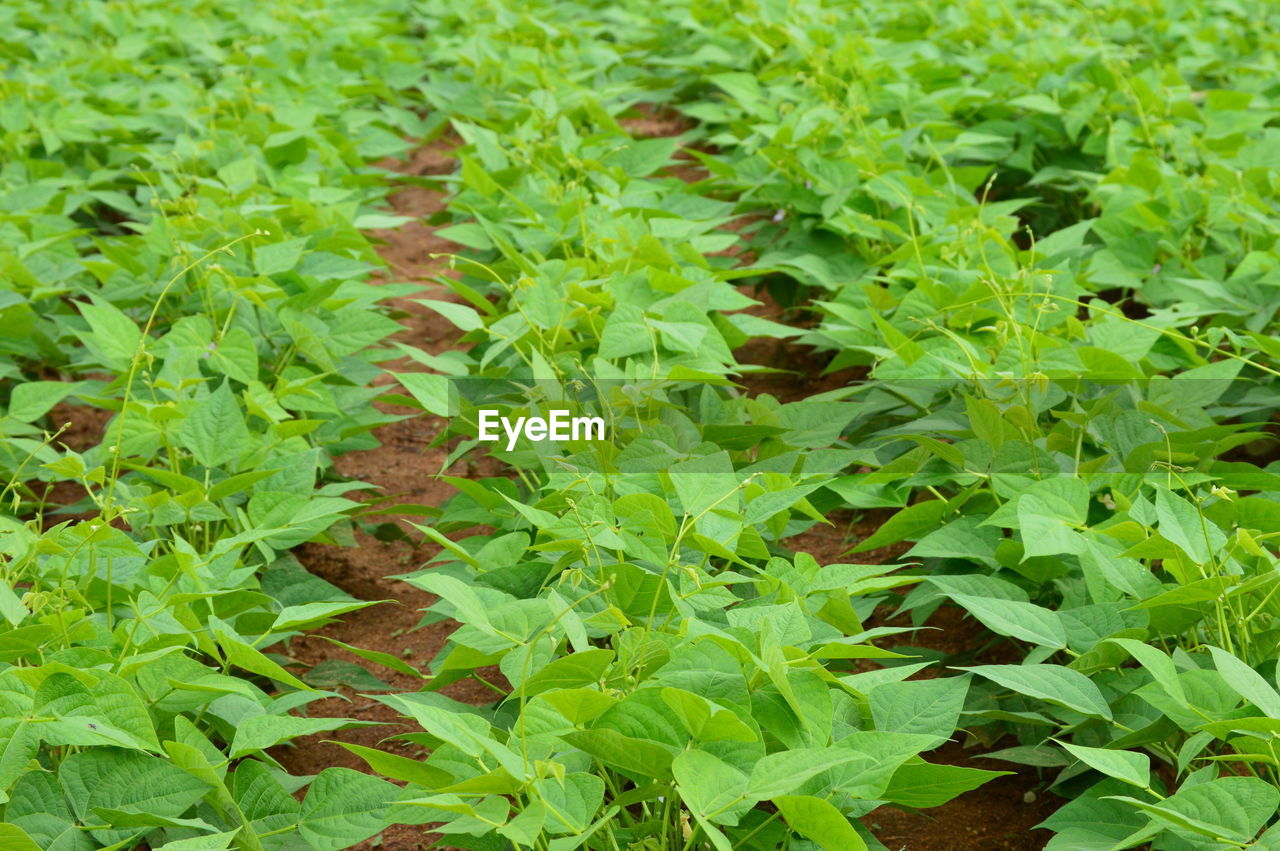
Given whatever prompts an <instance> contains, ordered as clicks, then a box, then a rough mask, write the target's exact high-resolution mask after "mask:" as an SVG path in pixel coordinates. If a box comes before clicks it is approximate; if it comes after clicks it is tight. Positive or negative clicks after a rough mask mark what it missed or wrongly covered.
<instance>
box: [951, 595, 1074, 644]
mask: <svg viewBox="0 0 1280 851" xmlns="http://www.w3.org/2000/svg"><path fill="white" fill-rule="evenodd" d="M951 599H952V600H954V601H955V602H956V603H958V604H959V605H961V606H963V607H964V608H965V609H967V610H968V611H969V613H970V614H971V615H973V616H974V617H975V618H977V619H978V620H980V621H982V623H983V624H984V625H985V626H986V627H987V628H988V629H990V630H991V631H992V632H997V633H999V634H1000V635H1008V636H1011V637H1013V638H1019V639H1021V640H1023V641H1029V642H1031V643H1032V644H1039V645H1041V646H1044V647H1052V648H1054V649H1055V650H1057V649H1061V648H1063V647H1066V646H1067V633H1066V630H1065V629H1064V628H1063V626H1062V620H1061V619H1060V618H1059V617H1058V615H1057V613H1056V612H1054V611H1052V610H1050V609H1046V608H1044V607H1043V606H1037V605H1036V604H1034V603H1023V602H1020V601H1017V600H998V599H995V598H993V597H971V596H969V595H968V594H952V595H951Z"/></svg>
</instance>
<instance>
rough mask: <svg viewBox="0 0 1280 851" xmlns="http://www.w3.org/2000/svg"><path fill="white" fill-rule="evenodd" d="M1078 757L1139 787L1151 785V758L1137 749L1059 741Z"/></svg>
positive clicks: (1088, 764)
mask: <svg viewBox="0 0 1280 851" xmlns="http://www.w3.org/2000/svg"><path fill="white" fill-rule="evenodd" d="M1059 744H1060V745H1062V747H1063V748H1065V749H1066V750H1067V752H1068V753H1070V754H1071V755H1072V756H1074V757H1075V758H1076V759H1078V760H1080V761H1081V762H1083V763H1084V764H1085V765H1087V766H1089V767H1090V768H1093V769H1096V770H1097V771H1101V772H1102V773H1103V774H1105V775H1107V776H1108V777H1114V778H1116V779H1117V780H1123V781H1124V782H1125V783H1128V784H1129V785H1131V786H1137V787H1138V788H1139V789H1147V788H1149V787H1150V786H1151V758H1150V757H1148V756H1147V755H1146V754H1144V753H1137V752H1136V751H1122V750H1108V749H1107V748H1091V747H1086V746H1084V745H1073V744H1071V743H1069V742H1059Z"/></svg>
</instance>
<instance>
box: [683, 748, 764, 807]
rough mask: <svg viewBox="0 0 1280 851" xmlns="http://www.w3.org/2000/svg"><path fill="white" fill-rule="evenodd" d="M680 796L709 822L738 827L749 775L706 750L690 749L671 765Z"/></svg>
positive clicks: (744, 805) (744, 802)
mask: <svg viewBox="0 0 1280 851" xmlns="http://www.w3.org/2000/svg"><path fill="white" fill-rule="evenodd" d="M671 774H672V776H673V777H675V780H676V785H677V787H678V788H679V790H680V797H681V798H682V799H683V800H684V802H685V804H686V805H688V807H689V809H690V810H692V811H693V812H695V813H697V814H698V815H699V816H701V817H702V818H704V819H707V820H708V821H712V822H717V823H719V824H736V823H737V821H738V816H739V815H740V814H741V812H742V810H744V809H747V808H749V807H750V802H747V801H745V797H746V791H747V775H745V774H743V773H742V772H741V771H740V770H738V769H737V768H736V767H734V766H732V765H729V764H728V763H726V762H724V761H722V760H720V759H719V758H717V757H715V756H713V755H712V754H709V753H707V752H706V751H703V750H696V749H695V750H688V751H685V752H684V753H682V754H680V755H679V756H678V757H676V758H675V760H674V761H673V762H672V763H671Z"/></svg>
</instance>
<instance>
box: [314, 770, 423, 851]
mask: <svg viewBox="0 0 1280 851" xmlns="http://www.w3.org/2000/svg"><path fill="white" fill-rule="evenodd" d="M399 795H400V788H399V787H397V786H395V785H394V784H392V783H388V782H387V781H385V780H379V779H378V778H376V777H371V776H369V775H368V774H363V773H361V772H359V771H353V770H351V769H350V768H326V769H325V770H324V771H322V772H320V774H319V775H318V776H317V777H316V779H315V780H313V781H312V783H311V788H310V789H308V790H307V797H306V798H304V799H303V801H302V808H301V810H300V811H299V814H298V832H299V834H301V836H302V838H303V839H305V840H307V841H308V842H310V843H311V845H312V846H313V847H314V848H316V851H341V849H343V848H350V847H351V846H353V845H355V844H356V843H358V842H363V841H364V840H366V839H368V838H369V837H370V836H373V835H374V834H375V833H377V832H378V831H380V830H382V829H383V828H384V827H386V822H385V821H384V820H383V814H384V813H385V812H386V810H387V807H388V806H389V805H390V804H391V803H392V802H393V801H395V800H396V798H397V797H399Z"/></svg>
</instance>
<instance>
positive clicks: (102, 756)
mask: <svg viewBox="0 0 1280 851" xmlns="http://www.w3.org/2000/svg"><path fill="white" fill-rule="evenodd" d="M58 779H59V781H60V782H61V783H62V788H63V789H64V790H65V791H66V795H67V800H69V801H70V802H71V806H72V809H73V810H74V812H75V814H76V816H77V818H79V819H80V820H81V821H82V822H85V823H87V824H93V823H95V822H94V821H92V820H94V819H96V817H95V816H94V815H93V811H94V809H95V808H98V807H103V808H106V809H112V810H127V811H129V812H135V813H143V814H149V815H156V816H164V817H169V818H177V817H180V816H181V815H182V814H183V813H184V812H185V811H186V810H187V808H188V807H190V806H191V805H192V804H194V803H195V802H196V801H198V800H200V799H201V798H203V797H204V795H205V793H206V792H208V791H209V786H208V785H207V784H206V783H204V782H202V781H200V780H198V779H197V778H195V777H194V776H192V775H191V774H188V773H187V772H185V771H183V770H182V769H180V768H178V767H177V766H175V765H173V764H171V763H170V762H169V761H167V760H164V759H160V758H159V757H154V756H149V755H147V754H142V753H138V752H137V751H128V750H123V749H119V748H106V747H104V748H94V749H92V750H86V751H81V752H80V753H76V754H72V755H71V756H69V757H67V758H66V759H65V760H63V762H62V765H61V766H59V769H58ZM93 834H94V835H95V836H96V837H98V838H99V839H100V840H101V841H103V842H105V843H106V844H110V843H111V842H117V841H119V840H121V839H124V838H125V837H126V836H128V835H129V834H130V831H128V830H123V831H120V830H96V831H93Z"/></svg>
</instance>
